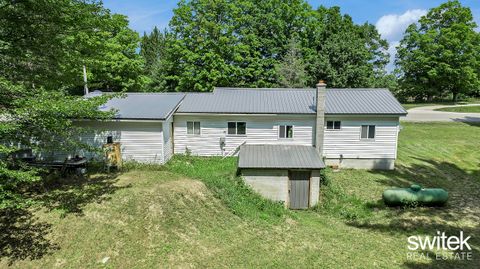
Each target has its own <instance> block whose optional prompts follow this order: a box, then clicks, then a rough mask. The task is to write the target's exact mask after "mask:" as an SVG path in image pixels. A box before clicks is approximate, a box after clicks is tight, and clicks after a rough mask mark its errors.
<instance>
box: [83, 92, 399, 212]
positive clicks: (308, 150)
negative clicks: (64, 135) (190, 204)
mask: <svg viewBox="0 0 480 269" xmlns="http://www.w3.org/2000/svg"><path fill="white" fill-rule="evenodd" d="M94 94H101V93H99V92H94V93H91V94H90V95H94ZM111 108H115V109H117V111H118V113H117V116H116V118H115V120H112V121H109V122H81V123H80V124H83V125H87V126H91V127H93V128H94V130H95V131H94V132H92V133H91V135H88V136H84V137H82V139H84V141H86V142H88V143H91V144H94V145H101V144H102V143H105V141H106V140H107V137H108V136H111V139H113V140H115V141H118V142H120V143H121V145H122V156H123V158H124V159H126V160H136V161H140V162H154V163H160V164H162V163H165V162H167V161H168V160H169V159H170V158H171V156H172V155H173V154H185V153H187V152H188V153H190V154H192V155H199V156H227V155H238V156H239V172H240V173H241V174H242V175H243V176H244V178H245V180H246V182H247V183H248V184H250V185H251V186H253V187H254V189H256V190H257V191H259V192H260V193H261V194H263V195H265V196H266V197H268V198H271V199H274V200H280V201H284V202H285V204H286V205H289V206H290V207H292V208H305V207H308V206H312V205H314V204H316V203H317V201H318V186H319V171H320V169H321V168H323V167H324V166H325V164H326V165H335V166H339V167H344V168H363V169H393V168H394V162H395V159H396V157H397V141H398V133H399V130H400V128H399V117H401V116H405V115H406V113H407V112H406V111H405V110H404V109H403V107H402V106H401V105H400V103H399V102H398V101H397V100H396V99H395V97H394V96H393V95H392V94H391V93H390V91H389V90H388V89H328V90H327V89H326V85H325V84H323V83H319V84H318V85H317V88H316V89H283V88H282V89H270V88H268V89H257V88H215V90H214V91H213V92H211V93H128V94H127V96H126V97H125V98H116V99H112V100H110V101H109V102H108V103H107V104H106V105H105V106H104V107H102V109H111ZM299 197H300V198H299Z"/></svg>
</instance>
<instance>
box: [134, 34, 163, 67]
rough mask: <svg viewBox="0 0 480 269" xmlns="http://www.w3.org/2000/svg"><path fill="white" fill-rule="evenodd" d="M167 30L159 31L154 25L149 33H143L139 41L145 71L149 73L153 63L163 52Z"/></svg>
mask: <svg viewBox="0 0 480 269" xmlns="http://www.w3.org/2000/svg"><path fill="white" fill-rule="evenodd" d="M167 35H168V32H167V31H166V30H165V31H164V32H160V30H158V28H157V27H156V26H155V27H154V28H153V30H152V32H151V33H150V34H148V35H147V33H144V34H143V37H142V41H141V43H140V55H142V57H143V58H144V60H145V71H146V72H147V73H150V72H151V70H152V68H153V66H154V65H155V63H156V62H157V61H158V60H159V59H160V58H161V57H163V55H164V54H165V46H166V44H165V43H166V40H167V39H168V37H167Z"/></svg>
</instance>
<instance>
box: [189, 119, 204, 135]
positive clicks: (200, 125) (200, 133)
mask: <svg viewBox="0 0 480 269" xmlns="http://www.w3.org/2000/svg"><path fill="white" fill-rule="evenodd" d="M188 123H192V133H191V134H189V133H188ZM195 123H198V134H196V133H195V130H196V128H195ZM187 135H189V136H200V135H202V123H201V122H200V121H187Z"/></svg>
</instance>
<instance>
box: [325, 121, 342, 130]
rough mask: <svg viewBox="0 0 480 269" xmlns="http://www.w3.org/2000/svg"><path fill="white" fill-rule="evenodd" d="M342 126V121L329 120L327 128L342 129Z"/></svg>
mask: <svg viewBox="0 0 480 269" xmlns="http://www.w3.org/2000/svg"><path fill="white" fill-rule="evenodd" d="M341 126H342V122H341V121H330V120H329V121H327V130H340V127H341Z"/></svg>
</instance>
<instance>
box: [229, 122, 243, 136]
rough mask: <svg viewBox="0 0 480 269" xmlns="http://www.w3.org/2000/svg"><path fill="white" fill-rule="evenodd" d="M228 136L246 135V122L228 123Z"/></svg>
mask: <svg viewBox="0 0 480 269" xmlns="http://www.w3.org/2000/svg"><path fill="white" fill-rule="evenodd" d="M228 134H229V135H246V134H247V123H246V122H241V121H239V122H235V121H230V122H228Z"/></svg>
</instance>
